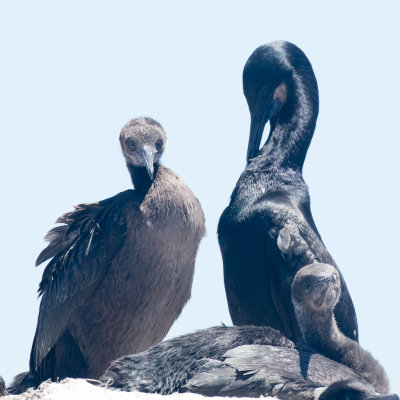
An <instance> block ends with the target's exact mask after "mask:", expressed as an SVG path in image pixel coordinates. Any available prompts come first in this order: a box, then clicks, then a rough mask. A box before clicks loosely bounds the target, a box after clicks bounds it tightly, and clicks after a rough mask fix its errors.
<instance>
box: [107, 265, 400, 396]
mask: <svg viewBox="0 0 400 400" xmlns="http://www.w3.org/2000/svg"><path fill="white" fill-rule="evenodd" d="M291 292H292V299H293V303H294V310H295V312H296V317H297V318H298V320H299V326H300V328H301V329H302V330H303V329H304V331H302V333H303V338H304V340H303V341H296V342H293V341H291V340H290V339H288V338H287V337H285V336H284V335H282V334H281V333H280V332H279V331H277V330H275V329H273V328H270V327H263V326H261V327H257V326H233V327H225V326H221V327H213V328H208V329H205V330H202V331H198V332H195V333H192V334H188V335H184V336H181V337H178V338H175V339H171V340H168V341H166V342H163V343H159V344H157V345H155V346H153V347H151V348H149V349H147V350H146V351H144V352H142V353H140V354H134V355H129V356H124V357H121V358H119V359H117V360H115V361H113V362H112V363H111V365H110V367H109V368H108V369H107V370H106V371H105V373H104V374H103V375H102V377H101V378H100V380H101V381H102V382H103V383H104V384H106V385H107V386H110V387H111V388H118V389H122V390H126V391H133V390H139V391H143V392H148V393H160V394H170V393H173V392H194V393H200V394H203V395H206V396H246V397H258V396H261V395H263V396H267V395H268V396H270V395H272V396H277V397H278V398H280V399H293V398H296V399H300V400H306V399H313V400H314V399H315V398H318V396H322V395H321V392H322V390H323V389H325V388H328V389H327V391H326V394H325V395H324V396H322V397H320V399H321V400H322V399H325V400H333V399H337V398H338V397H335V396H337V395H338V393H339V394H340V395H342V394H343V393H345V394H347V393H348V394H349V396H350V394H351V396H353V395H354V394H355V393H356V394H357V396H359V397H351V396H350V397H349V398H350V399H352V398H354V399H367V398H382V399H383V398H384V399H393V400H395V399H398V398H397V396H395V395H391V396H387V397H384V396H386V395H387V392H388V390H389V388H388V381H387V377H386V374H385V372H384V370H383V368H382V367H381V366H380V365H379V363H378V362H377V361H376V360H375V359H374V358H373V357H372V356H371V354H369V353H368V352H367V351H365V350H364V349H362V348H361V347H360V345H359V344H358V343H357V342H356V341H354V340H351V339H349V338H347V337H346V336H345V335H343V334H342V333H341V332H340V331H339V330H338V329H337V325H336V322H335V318H334V313H333V310H334V307H335V305H336V304H337V302H338V301H339V298H340V294H341V291H340V279H339V274H338V272H337V270H336V268H334V267H333V266H331V265H328V264H319V263H315V264H310V265H307V266H305V267H303V268H302V269H300V270H299V271H298V272H297V274H296V276H295V278H294V280H293V284H292V290H291ZM313 327H314V328H313ZM317 349H318V350H317ZM346 352H349V353H350V354H352V359H351V360H350V359H348V358H347V357H346ZM338 382H341V384H337V383H338ZM333 384H335V386H330V385H333ZM340 398H346V397H340Z"/></svg>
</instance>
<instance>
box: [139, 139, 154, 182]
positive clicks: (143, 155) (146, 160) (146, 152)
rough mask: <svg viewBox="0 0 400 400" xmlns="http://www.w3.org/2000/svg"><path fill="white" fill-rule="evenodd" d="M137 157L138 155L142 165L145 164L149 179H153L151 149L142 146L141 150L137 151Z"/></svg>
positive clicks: (152, 155)
mask: <svg viewBox="0 0 400 400" xmlns="http://www.w3.org/2000/svg"><path fill="white" fill-rule="evenodd" d="M139 157H140V159H141V161H142V163H143V165H144V166H145V168H146V170H147V173H148V174H149V177H150V179H151V180H153V175H154V154H153V151H152V150H151V149H150V148H149V147H147V146H144V148H143V150H142V151H141V152H140V153H139Z"/></svg>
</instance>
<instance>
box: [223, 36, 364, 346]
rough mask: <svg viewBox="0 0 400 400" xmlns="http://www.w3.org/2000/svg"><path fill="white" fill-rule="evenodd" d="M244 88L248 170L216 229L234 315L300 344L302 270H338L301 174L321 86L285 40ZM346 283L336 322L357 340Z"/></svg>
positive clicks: (255, 60)
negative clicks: (296, 295)
mask: <svg viewBox="0 0 400 400" xmlns="http://www.w3.org/2000/svg"><path fill="white" fill-rule="evenodd" d="M243 90H244V94H245V96H246V99H247V103H248V106H249V109H250V115H251V126H250V138H249V145H248V151H247V162H248V165H247V167H246V169H245V170H244V172H243V173H242V175H241V176H240V178H239V181H238V182H237V184H236V187H235V189H234V191H233V193H232V197H231V201H230V204H229V206H228V207H227V208H226V209H225V210H224V212H223V214H222V216H221V218H220V221H219V225H218V239H219V244H220V248H221V253H222V258H223V263H224V281H225V290H226V295H227V299H228V305H229V312H230V315H231V318H232V321H233V323H234V324H235V325H267V326H271V327H273V328H275V329H278V330H280V331H281V332H282V333H284V334H285V335H287V336H288V337H290V338H292V339H298V338H300V331H299V327H298V324H297V323H296V319H295V318H294V311H293V305H292V302H291V295H290V287H291V284H292V281H293V278H294V276H295V274H296V272H297V271H298V270H299V269H300V268H301V267H303V266H305V265H307V264H310V263H313V262H323V263H328V264H332V265H334V266H335V268H336V269H337V270H338V272H339V269H338V267H337V266H336V264H335V262H334V260H333V258H332V257H331V255H330V254H329V252H328V250H327V249H326V247H325V245H324V244H323V242H322V239H321V236H320V234H319V233H318V230H317V228H316V226H315V223H314V220H313V217H312V215H311V210H310V197H309V194H308V187H307V185H306V183H305V182H304V180H303V176H302V169H303V163H304V159H305V157H306V153H307V149H308V146H309V145H310V142H311V138H312V136H313V133H314V129H315V124H316V120H317V115H318V87H317V81H316V79H315V75H314V72H313V69H312V67H311V64H310V62H309V61H308V59H307V57H306V56H305V55H304V53H303V52H302V51H301V50H300V49H299V48H298V47H296V46H295V45H293V44H291V43H288V42H283V41H279V42H273V43H270V44H267V45H264V46H261V47H258V48H257V49H256V50H255V51H254V52H253V54H252V55H251V56H250V58H249V59H248V61H247V63H246V65H245V67H244V71H243ZM268 120H269V121H270V126H271V129H270V133H269V137H268V139H267V141H266V143H265V144H264V146H263V147H262V149H261V150H260V151H259V146H260V142H261V138H262V135H263V130H264V127H265V125H266V123H267V121H268ZM339 274H340V272H339ZM340 280H341V284H342V296H341V299H340V301H339V303H338V305H337V307H336V309H335V317H336V320H337V323H338V326H339V328H340V329H341V330H342V332H343V333H344V334H345V335H346V336H348V337H350V338H351V339H355V340H358V327H357V318H356V313H355V310H354V306H353V302H352V300H351V297H350V294H349V292H348V290H347V287H346V284H345V281H344V279H343V277H342V275H341V274H340Z"/></svg>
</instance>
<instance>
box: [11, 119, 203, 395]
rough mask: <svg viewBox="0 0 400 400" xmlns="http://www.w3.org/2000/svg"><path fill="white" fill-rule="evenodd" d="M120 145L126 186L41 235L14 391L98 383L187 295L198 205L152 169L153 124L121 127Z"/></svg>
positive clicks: (156, 134)
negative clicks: (31, 322)
mask: <svg viewBox="0 0 400 400" xmlns="http://www.w3.org/2000/svg"><path fill="white" fill-rule="evenodd" d="M120 142H121V146H122V151H123V154H124V156H125V159H126V163H127V167H128V169H129V172H130V174H131V178H132V182H133V185H134V187H135V189H134V190H126V191H124V192H122V193H119V194H117V195H116V196H114V197H111V198H109V199H106V200H103V201H100V202H98V203H91V204H80V205H78V206H77V207H76V208H75V210H74V211H72V212H69V213H66V214H64V215H63V216H61V217H60V218H59V219H58V221H57V222H58V223H60V224H61V225H60V226H57V227H55V228H53V229H52V230H51V231H50V232H49V233H48V235H47V236H46V239H47V240H48V241H49V242H50V244H49V245H48V247H47V248H46V249H44V250H43V252H42V253H41V254H40V255H39V257H38V259H37V264H40V263H42V262H43V261H45V260H47V259H49V258H50V259H51V260H50V262H49V263H48V265H47V266H46V268H45V270H44V273H43V278H42V281H41V283H40V287H39V293H40V294H41V295H42V300H41V303H40V311H39V317H38V323H37V329H36V334H35V338H34V341H33V345H32V351H31V358H30V371H29V374H28V375H27V376H26V377H25V379H23V380H22V382H21V383H20V384H19V385H14V386H16V387H15V388H14V391H15V392H18V391H22V390H24V389H26V387H27V386H32V385H34V386H36V385H38V384H39V383H40V382H41V381H43V380H45V379H48V378H51V379H53V380H55V379H57V378H63V377H85V378H98V377H99V376H100V374H101V373H102V372H103V371H104V370H105V368H106V367H107V366H108V365H109V363H110V362H111V360H113V359H115V358H117V357H120V356H122V355H123V354H130V353H134V352H139V351H142V350H144V349H146V348H147V347H149V346H151V345H153V344H155V343H157V342H159V341H161V340H162V339H163V338H164V336H165V335H166V334H167V332H168V330H169V328H170V327H171V325H172V323H173V322H174V321H175V319H176V318H177V317H178V316H179V314H180V313H181V310H182V308H183V306H184V305H185V303H186V302H187V301H188V299H189V297H190V293H191V286H192V280H193V274H194V264H195V257H196V253H197V249H198V246H199V243H200V240H201V238H202V237H203V236H204V234H205V225H204V215H203V211H202V208H201V206H200V203H199V201H198V200H197V199H196V197H195V196H194V195H193V193H192V192H191V191H190V189H189V188H188V187H187V186H186V184H185V183H184V182H183V180H182V179H181V178H180V177H179V176H178V175H176V174H175V173H174V172H173V171H171V170H169V169H168V168H166V167H164V166H162V165H161V164H160V163H159V160H160V157H161V155H162V153H163V151H164V148H165V142H166V136H165V133H164V130H163V128H162V127H161V125H160V124H159V123H158V122H156V121H154V120H153V119H150V118H137V119H134V120H132V121H130V122H128V123H127V124H126V125H125V127H124V128H123V129H122V131H121V135H120Z"/></svg>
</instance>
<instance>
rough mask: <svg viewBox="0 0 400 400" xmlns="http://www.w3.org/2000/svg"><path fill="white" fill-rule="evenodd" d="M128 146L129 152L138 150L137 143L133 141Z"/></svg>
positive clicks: (129, 141)
mask: <svg viewBox="0 0 400 400" xmlns="http://www.w3.org/2000/svg"><path fill="white" fill-rule="evenodd" d="M127 145H128V148H129V150H131V151H135V150H136V143H135V142H134V141H133V140H128V141H127Z"/></svg>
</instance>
